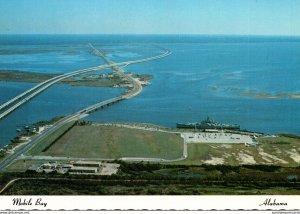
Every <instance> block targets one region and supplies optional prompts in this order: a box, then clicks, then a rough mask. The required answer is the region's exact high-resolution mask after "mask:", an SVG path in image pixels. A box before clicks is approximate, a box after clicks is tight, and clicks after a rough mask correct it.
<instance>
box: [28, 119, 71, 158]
mask: <svg viewBox="0 0 300 214" xmlns="http://www.w3.org/2000/svg"><path fill="white" fill-rule="evenodd" d="M74 124H75V122H69V123H67V124H65V125H63V126H62V127H61V128H60V129H58V130H56V131H54V132H53V133H52V134H51V135H48V136H47V137H45V138H43V139H42V140H40V141H39V142H37V143H36V145H34V146H33V147H32V148H31V149H30V150H29V151H28V152H27V155H38V154H40V153H41V152H43V151H44V150H45V149H47V148H48V147H49V146H50V145H51V144H52V143H54V142H56V141H57V140H58V139H59V138H60V137H61V136H62V135H63V134H64V133H65V132H66V131H67V130H69V129H70V128H71V127H72V126H74Z"/></svg>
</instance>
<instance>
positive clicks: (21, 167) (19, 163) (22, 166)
mask: <svg viewBox="0 0 300 214" xmlns="http://www.w3.org/2000/svg"><path fill="white" fill-rule="evenodd" d="M45 162H47V161H46V160H16V161H14V162H13V163H12V164H11V165H9V166H8V167H7V168H6V169H5V172H24V171H26V170H27V169H28V168H29V167H31V166H32V165H33V164H42V163H45Z"/></svg>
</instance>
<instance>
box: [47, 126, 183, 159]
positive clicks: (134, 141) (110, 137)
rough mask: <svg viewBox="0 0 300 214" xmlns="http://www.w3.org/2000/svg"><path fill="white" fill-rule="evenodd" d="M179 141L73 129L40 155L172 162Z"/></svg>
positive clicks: (100, 129)
mask: <svg viewBox="0 0 300 214" xmlns="http://www.w3.org/2000/svg"><path fill="white" fill-rule="evenodd" d="M182 152H183V139H182V138H181V137H180V136H179V135H176V134H169V133H163V132H158V131H146V130H139V129H131V128H120V127H113V126H102V125H87V126H75V127H73V128H72V129H71V130H70V131H68V132H67V133H66V134H65V135H64V136H62V137H61V138H60V139H59V140H57V142H56V143H55V144H53V145H52V146H51V147H50V148H49V149H48V150H47V151H45V152H43V153H41V155H51V156H60V157H61V156H65V157H79V158H109V159H116V158H120V157H145V158H165V159H175V158H179V157H181V156H182Z"/></svg>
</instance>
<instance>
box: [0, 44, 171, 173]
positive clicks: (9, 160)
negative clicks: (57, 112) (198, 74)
mask: <svg viewBox="0 0 300 214" xmlns="http://www.w3.org/2000/svg"><path fill="white" fill-rule="evenodd" d="M92 47H93V46H92ZM95 50H97V49H95ZM97 51H98V50H97ZM100 53H101V52H100ZM170 54H171V52H170V51H166V52H165V53H163V54H160V55H158V56H155V57H148V58H145V59H139V60H131V61H127V62H120V63H114V62H112V61H110V60H109V59H106V60H107V62H108V63H109V64H108V65H102V66H97V67H93V68H88V69H83V70H79V71H75V72H71V73H68V74H65V75H67V76H65V75H62V77H60V78H59V79H60V80H61V78H62V79H64V78H67V77H69V76H68V75H77V74H79V73H85V72H90V69H98V70H99V68H102V69H104V68H110V67H111V68H113V69H116V70H117V72H118V73H119V74H121V75H124V77H126V78H127V79H128V80H129V81H131V82H132V84H133V86H134V87H133V89H131V90H129V91H128V93H127V94H125V95H122V96H118V97H115V98H111V99H109V100H106V101H102V102H100V103H96V104H94V105H92V106H90V107H87V108H84V109H82V110H80V111H78V112H76V113H74V114H71V115H69V116H66V117H64V118H62V119H61V120H59V121H58V122H56V123H55V124H54V125H53V126H52V127H51V128H49V129H47V130H45V131H44V132H43V133H41V134H40V135H38V136H36V137H35V138H34V139H33V140H31V141H30V142H29V143H27V144H26V145H24V146H22V147H20V148H19V149H17V150H16V151H15V152H14V153H13V154H11V155H9V156H7V157H6V158H4V160H2V161H1V162H0V171H3V170H4V169H5V168H6V167H7V166H9V165H10V164H11V163H12V162H13V161H14V160H16V159H17V157H18V156H20V155H22V154H25V153H26V152H28V151H29V149H30V148H31V147H32V146H34V145H35V144H36V143H38V142H39V141H40V140H41V139H43V138H44V137H46V136H48V135H50V134H51V133H53V132H55V131H56V130H57V129H59V128H60V127H62V126H63V125H64V124H66V123H68V122H71V121H74V120H79V119H80V118H83V117H86V116H87V115H88V114H89V113H91V112H93V111H96V110H97V109H99V108H102V107H105V106H108V105H110V104H113V103H116V102H118V101H121V100H123V99H129V98H132V97H134V96H136V95H138V94H139V93H140V92H141V90H142V86H141V84H140V83H139V82H138V81H137V80H135V79H134V78H132V77H131V76H130V75H126V74H125V73H124V70H123V69H122V68H120V67H118V66H123V65H129V64H133V63H141V62H145V61H151V60H156V59H160V58H163V57H166V56H168V55H170ZM103 56H104V57H105V55H103ZM105 58H106V57H105ZM74 73H76V74H74ZM60 80H58V79H55V80H54V83H56V82H58V81H60ZM54 83H53V82H50V83H48V84H51V85H53V84H54ZM51 85H50V86H51ZM50 86H48V85H47V84H46V86H44V87H46V88H48V87H50ZM44 87H43V88H44ZM46 88H44V89H40V90H45V89H46ZM38 93H40V92H35V94H34V95H33V96H29V99H31V98H33V97H34V96H36V95H37V94H38ZM23 99H26V98H23ZM27 101H28V100H27ZM24 103H25V102H24ZM22 104H23V103H22ZM22 104H21V105H22ZM16 105H18V104H16ZM18 106H20V105H18Z"/></svg>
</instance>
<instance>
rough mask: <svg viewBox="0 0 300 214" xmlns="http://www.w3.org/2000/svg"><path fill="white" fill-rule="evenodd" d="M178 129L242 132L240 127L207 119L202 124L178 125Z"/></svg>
mask: <svg viewBox="0 0 300 214" xmlns="http://www.w3.org/2000/svg"><path fill="white" fill-rule="evenodd" d="M176 127H177V128H181V129H202V130H203V129H230V130H240V126H239V125H237V124H225V123H219V122H216V121H214V120H213V119H211V118H210V117H207V118H206V119H205V120H203V121H201V122H200V123H198V122H196V123H177V124H176Z"/></svg>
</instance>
